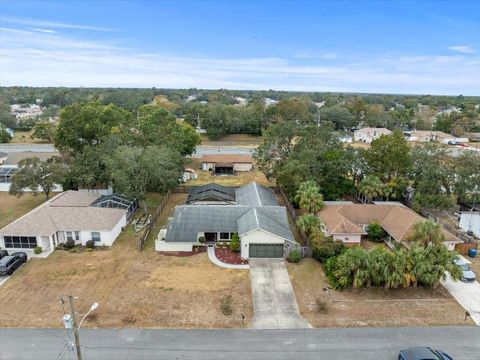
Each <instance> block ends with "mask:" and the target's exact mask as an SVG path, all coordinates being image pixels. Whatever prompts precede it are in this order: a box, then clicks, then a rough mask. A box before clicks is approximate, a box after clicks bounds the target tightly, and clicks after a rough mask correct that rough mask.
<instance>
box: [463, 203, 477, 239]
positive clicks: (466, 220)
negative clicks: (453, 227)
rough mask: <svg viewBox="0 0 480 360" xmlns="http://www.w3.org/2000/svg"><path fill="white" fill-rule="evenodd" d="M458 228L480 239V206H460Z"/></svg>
mask: <svg viewBox="0 0 480 360" xmlns="http://www.w3.org/2000/svg"><path fill="white" fill-rule="evenodd" d="M458 226H459V227H460V228H461V229H462V230H464V231H465V232H467V233H469V232H472V233H473V235H475V236H476V237H478V238H480V206H478V205H477V206H474V205H466V204H462V205H461V206H460V223H459V224H458Z"/></svg>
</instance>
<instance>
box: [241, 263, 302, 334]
mask: <svg viewBox="0 0 480 360" xmlns="http://www.w3.org/2000/svg"><path fill="white" fill-rule="evenodd" d="M249 264H250V280H251V282H252V293H253V311H254V317H253V321H252V323H251V324H250V327H251V328H253V329H304V328H308V327H310V326H309V324H308V322H307V321H306V320H305V319H304V318H303V317H301V316H300V314H299V312H298V305H297V300H296V299H295V294H294V292H293V288H292V284H291V283H290V278H289V276H288V272H287V267H286V266H285V262H284V261H283V259H249Z"/></svg>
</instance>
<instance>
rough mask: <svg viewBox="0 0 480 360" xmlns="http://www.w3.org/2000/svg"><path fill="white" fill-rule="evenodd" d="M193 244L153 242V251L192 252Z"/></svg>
mask: <svg viewBox="0 0 480 360" xmlns="http://www.w3.org/2000/svg"><path fill="white" fill-rule="evenodd" d="M192 249H193V243H190V242H165V241H161V240H156V241H155V251H192Z"/></svg>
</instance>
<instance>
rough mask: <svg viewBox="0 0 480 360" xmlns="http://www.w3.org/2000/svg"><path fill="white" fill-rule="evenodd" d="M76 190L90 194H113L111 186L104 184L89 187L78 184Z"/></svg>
mask: <svg viewBox="0 0 480 360" xmlns="http://www.w3.org/2000/svg"><path fill="white" fill-rule="evenodd" d="M78 191H80V192H86V193H90V194H99V195H113V189H112V187H111V186H106V185H104V184H97V185H94V186H91V187H85V186H79V187H78Z"/></svg>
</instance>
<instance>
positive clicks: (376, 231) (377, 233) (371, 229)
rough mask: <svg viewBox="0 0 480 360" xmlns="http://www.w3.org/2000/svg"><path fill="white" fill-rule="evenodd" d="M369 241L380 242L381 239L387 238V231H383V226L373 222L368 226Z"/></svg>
mask: <svg viewBox="0 0 480 360" xmlns="http://www.w3.org/2000/svg"><path fill="white" fill-rule="evenodd" d="M367 233H368V239H369V240H372V241H375V242H380V241H381V239H382V238H383V237H384V236H385V231H383V229H382V226H381V225H380V224H379V223H378V222H372V223H371V224H370V225H368V226H367Z"/></svg>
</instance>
